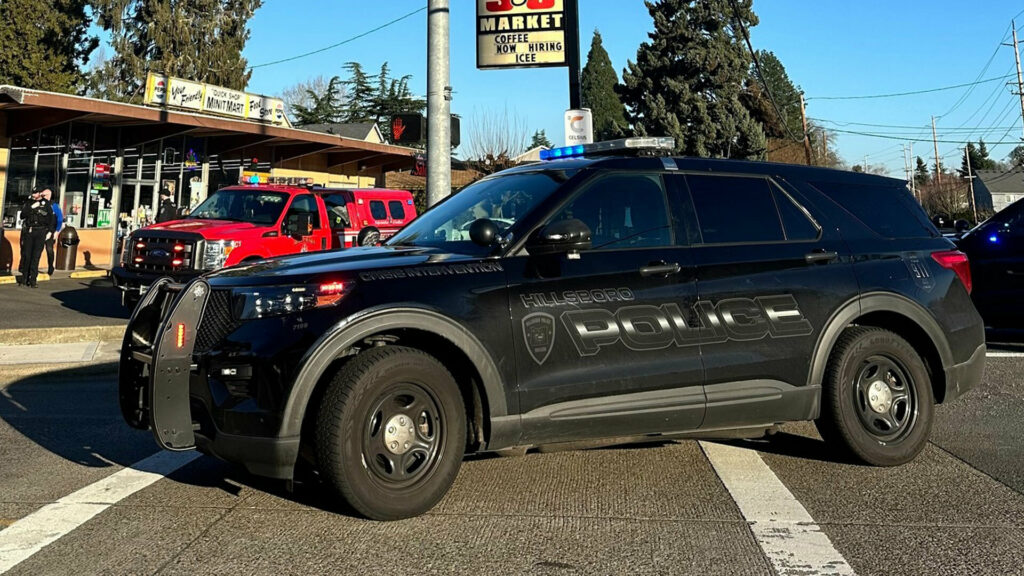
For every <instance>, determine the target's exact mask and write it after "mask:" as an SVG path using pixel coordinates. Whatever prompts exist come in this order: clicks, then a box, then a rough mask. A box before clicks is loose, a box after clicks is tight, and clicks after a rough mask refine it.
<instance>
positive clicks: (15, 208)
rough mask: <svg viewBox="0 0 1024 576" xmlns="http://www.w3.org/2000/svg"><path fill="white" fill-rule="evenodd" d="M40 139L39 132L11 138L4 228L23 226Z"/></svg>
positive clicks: (4, 207)
mask: <svg viewBox="0 0 1024 576" xmlns="http://www.w3.org/2000/svg"><path fill="white" fill-rule="evenodd" d="M38 141H39V133H38V132H32V133H31V134H23V135H21V136H15V137H14V138H12V139H11V155H10V160H9V161H8V164H7V191H6V193H5V194H4V206H3V227H4V228H20V227H21V217H20V214H21V206H22V204H24V203H25V201H26V200H28V197H29V194H30V193H31V192H32V186H33V183H34V178H35V163H36V145H37V144H38Z"/></svg>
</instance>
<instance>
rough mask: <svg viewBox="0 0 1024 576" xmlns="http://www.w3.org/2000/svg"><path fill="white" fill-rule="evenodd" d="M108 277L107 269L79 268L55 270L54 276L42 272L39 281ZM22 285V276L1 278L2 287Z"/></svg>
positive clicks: (11, 275) (15, 275) (108, 271)
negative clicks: (5, 285)
mask: <svg viewBox="0 0 1024 576" xmlns="http://www.w3.org/2000/svg"><path fill="white" fill-rule="evenodd" d="M108 276H110V270H107V269H106V268H95V269H89V268H78V269H75V270H54V271H53V274H47V273H45V272H40V273H39V277H38V278H37V280H38V281H39V282H49V281H50V280H64V279H67V278H74V279H76V280H78V279H84V278H106V277H108ZM21 283H22V278H21V275H20V274H17V273H14V274H10V275H4V276H0V285H4V284H21Z"/></svg>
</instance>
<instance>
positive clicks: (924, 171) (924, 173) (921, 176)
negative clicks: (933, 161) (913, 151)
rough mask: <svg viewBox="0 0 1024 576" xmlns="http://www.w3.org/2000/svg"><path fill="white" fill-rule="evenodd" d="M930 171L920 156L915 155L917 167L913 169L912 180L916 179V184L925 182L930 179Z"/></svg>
mask: <svg viewBox="0 0 1024 576" xmlns="http://www.w3.org/2000/svg"><path fill="white" fill-rule="evenodd" d="M931 178H932V176H931V171H930V170H929V169H928V163H927V162H925V161H924V159H923V158H921V157H920V156H918V157H917V167H916V168H915V169H914V180H915V181H917V185H918V186H920V185H922V184H927V183H928V182H929V181H931Z"/></svg>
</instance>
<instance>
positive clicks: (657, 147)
mask: <svg viewBox="0 0 1024 576" xmlns="http://www.w3.org/2000/svg"><path fill="white" fill-rule="evenodd" d="M675 147H676V140H675V138H665V137H656V138H621V139H619V140H608V141H607V142H595V143H593V144H577V145H575V146H564V147H562V148H552V149H550V150H541V151H540V159H541V160H542V161H544V162H547V161H549V160H561V159H563V158H579V157H581V156H599V155H603V154H627V153H638V154H639V153H657V152H670V151H672V150H675Z"/></svg>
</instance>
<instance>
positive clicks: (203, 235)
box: [112, 186, 416, 305]
mask: <svg viewBox="0 0 1024 576" xmlns="http://www.w3.org/2000/svg"><path fill="white" fill-rule="evenodd" d="M415 217H416V207H415V205H414V204H413V198H412V194H410V193H409V192H408V191H405V190H381V189H355V190H349V189H330V188H301V187H294V186H231V187H228V188H222V189H220V190H218V191H217V192H215V193H214V194H212V195H210V196H209V197H208V198H207V199H206V201H205V202H203V203H202V204H200V205H199V206H197V207H196V209H195V210H193V211H192V212H191V213H190V214H189V215H188V216H187V217H185V218H183V219H181V220H173V221H170V222H163V223H160V224H153V225H151V226H147V227H145V228H142V229H139V230H137V231H135V232H133V233H132V235H131V236H130V237H129V238H127V239H126V240H125V242H124V245H123V248H122V251H121V259H120V265H118V266H115V267H114V270H113V274H112V276H113V278H114V283H115V284H116V285H117V286H118V287H119V288H120V289H121V290H122V291H123V298H122V302H124V303H125V304H126V305H134V303H135V302H136V301H137V300H138V298H139V296H140V295H141V294H142V293H144V292H145V291H146V289H147V288H148V287H149V285H150V284H152V283H153V282H154V281H155V280H157V279H158V278H162V277H164V276H170V277H172V278H174V279H175V280H176V281H178V282H183V281H186V280H189V279H191V278H193V277H195V276H198V275H200V274H203V273H204V272H209V271H211V270H217V269H219V268H223V267H226V266H234V265H235V264H239V263H242V262H249V261H253V260H259V259H262V258H269V257H272V256H283V255H286V254H295V253H297V252H314V251H318V250H332V249H341V248H351V247H353V246H357V245H359V240H360V233H363V236H364V237H365V238H366V239H365V240H364V243H375V242H376V241H377V238H378V235H379V238H380V239H385V238H389V237H390V236H391V235H392V234H394V233H395V232H397V231H398V230H399V229H401V228H402V227H403V226H405V225H406V224H407V223H409V222H411V221H412V220H413V219H414V218H415Z"/></svg>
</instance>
